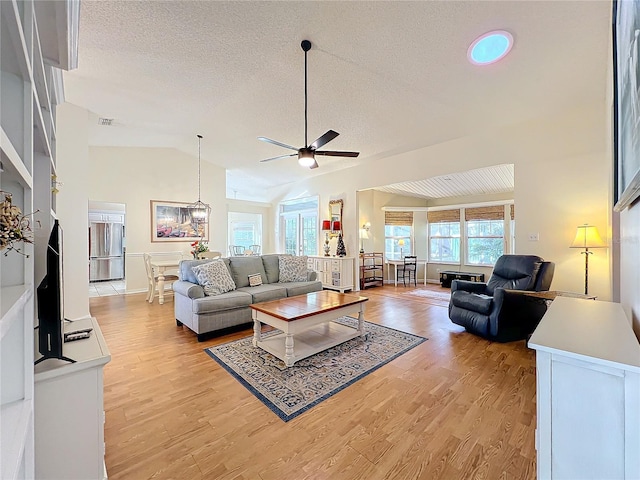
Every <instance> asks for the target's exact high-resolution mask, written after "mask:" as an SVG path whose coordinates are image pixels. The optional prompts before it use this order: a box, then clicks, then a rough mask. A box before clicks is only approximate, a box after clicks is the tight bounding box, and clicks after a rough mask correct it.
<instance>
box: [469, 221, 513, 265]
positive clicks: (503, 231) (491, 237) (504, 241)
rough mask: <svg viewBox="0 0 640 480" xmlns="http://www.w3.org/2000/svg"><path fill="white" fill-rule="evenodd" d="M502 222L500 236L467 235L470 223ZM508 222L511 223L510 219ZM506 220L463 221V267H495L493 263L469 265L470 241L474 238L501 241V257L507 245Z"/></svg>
mask: <svg viewBox="0 0 640 480" xmlns="http://www.w3.org/2000/svg"><path fill="white" fill-rule="evenodd" d="M500 221H501V222H502V235H483V236H470V235H469V224H470V223H472V222H500ZM509 221H511V219H509ZM506 226H507V225H506V219H504V218H503V219H502V220H468V221H467V220H465V221H464V238H465V249H464V257H465V258H464V262H465V263H464V264H465V265H469V266H472V267H493V266H494V265H495V263H471V260H469V253H470V252H469V247H470V245H471V242H470V239H475V238H482V239H496V238H499V239H500V240H501V243H502V255H504V254H505V253H506V252H507V248H506V247H507V245H506V236H505V234H504V233H505V231H506Z"/></svg>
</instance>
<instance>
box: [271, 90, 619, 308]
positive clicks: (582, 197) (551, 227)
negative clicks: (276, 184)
mask: <svg viewBox="0 0 640 480" xmlns="http://www.w3.org/2000/svg"><path fill="white" fill-rule="evenodd" d="M604 102H605V99H604V93H603V98H602V103H594V104H591V105H585V106H584V107H582V108H580V109H575V110H572V111H568V112H564V113H563V112H559V113H558V114H557V116H556V117H554V118H551V119H549V118H545V119H540V120H537V121H531V122H527V123H525V124H520V125H512V126H509V127H504V128H501V129H498V130H493V131H488V132H478V134H477V135H475V136H470V137H465V138H460V139H456V140H452V141H450V142H446V143H442V144H438V145H434V146H431V147H427V148H423V149H420V150H415V151H412V152H408V153H405V154H400V155H396V156H394V157H390V158H386V159H381V160H377V161H371V162H368V163H366V164H364V165H360V166H357V167H353V168H351V169H348V170H343V171H340V172H335V173H329V174H326V175H321V176H317V177H312V178H309V179H308V180H307V181H305V182H300V183H298V184H295V185H292V186H287V187H285V188H283V189H280V190H278V191H275V192H274V200H273V202H272V203H274V205H276V204H277V203H278V202H279V201H280V200H281V199H288V198H295V197H296V196H297V195H303V194H305V195H307V196H308V195H313V194H316V193H317V194H318V195H320V204H321V205H324V204H327V203H328V201H329V200H330V199H331V198H336V197H337V198H343V199H344V201H345V203H344V215H343V222H344V232H345V243H346V246H347V254H348V255H355V254H357V252H358V251H359V248H360V247H359V239H358V229H359V226H360V225H359V220H360V218H359V214H358V211H357V208H356V198H355V197H356V191H357V190H362V189H366V188H372V187H376V186H380V185H388V184H391V183H396V182H402V181H408V180H417V179H425V178H430V177H433V176H438V175H444V174H448V173H453V172H461V171H466V170H469V169H473V168H480V167H486V166H491V165H500V164H505V163H513V164H514V165H515V194H514V200H515V204H516V208H517V214H516V215H517V218H518V224H517V228H516V252H517V253H532V254H537V255H540V256H542V257H543V258H545V259H547V260H550V261H554V262H556V275H555V278H554V282H553V284H552V288H554V289H557V290H570V291H576V292H580V291H582V290H583V279H584V263H583V262H584V260H583V259H584V257H583V256H582V255H580V254H579V253H578V251H577V250H575V249H570V248H569V245H570V243H571V241H572V240H573V236H574V235H575V229H576V227H577V226H578V225H580V224H583V223H585V222H588V223H590V224H594V225H597V226H598V227H599V228H600V231H601V233H602V235H603V236H605V237H606V232H608V231H609V225H610V219H609V214H608V212H609V208H610V202H609V176H610V165H611V163H610V162H611V160H610V154H609V152H608V151H607V150H606V136H607V132H606V128H605V127H606V122H605V116H604V111H605V109H604ZM321 168H322V167H321ZM372 223H373V222H372ZM528 232H539V233H540V240H539V241H538V242H528V240H527V239H528V236H527V233H528ZM590 262H591V263H590V272H591V275H590V284H591V288H590V290H589V292H590V293H592V294H594V295H597V296H598V297H599V298H600V299H602V300H608V299H609V298H611V287H610V286H611V276H610V269H609V253H608V250H607V249H604V250H600V251H598V252H597V253H595V254H594V255H593V256H592V257H591V258H590Z"/></svg>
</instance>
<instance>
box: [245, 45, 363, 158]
mask: <svg viewBox="0 0 640 480" xmlns="http://www.w3.org/2000/svg"><path fill="white" fill-rule="evenodd" d="M300 46H301V47H302V50H304V145H305V146H304V147H302V148H296V147H292V146H291V145H287V144H286V143H282V142H277V141H275V140H271V139H270V138H267V137H258V140H261V141H263V142H267V143H272V144H273V145H278V146H280V147H284V148H288V149H289V150H295V152H296V153H291V154H289V155H279V156H277V157H273V158H265V159H264V160H260V161H261V162H270V161H272V160H280V159H281V158H288V157H294V156H296V155H297V156H298V163H299V164H300V165H302V166H303V167H309V168H318V162H316V158H315V156H316V155H326V156H330V157H354V158H355V157H357V156H358V155H360V152H337V151H333V150H318V148H320V147H322V146H323V145H326V144H327V143H329V142H330V141H331V140H333V139H334V138H336V137H337V136H338V135H340V134H339V133H338V132H335V131H333V130H329V131H328V132H327V133H325V134H324V135H322V136H321V137H319V138H318V139H316V140H315V141H314V142H311V144H309V143H308V141H307V52H308V51H309V50H311V42H310V41H309V40H303V41H302V43H301V44H300Z"/></svg>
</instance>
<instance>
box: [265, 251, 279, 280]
mask: <svg viewBox="0 0 640 480" xmlns="http://www.w3.org/2000/svg"><path fill="white" fill-rule="evenodd" d="M279 257H280V255H277V254H274V253H272V254H269V255H262V264H263V265H264V271H265V272H266V273H267V283H278V281H279V280H280V263H279ZM262 283H265V282H262Z"/></svg>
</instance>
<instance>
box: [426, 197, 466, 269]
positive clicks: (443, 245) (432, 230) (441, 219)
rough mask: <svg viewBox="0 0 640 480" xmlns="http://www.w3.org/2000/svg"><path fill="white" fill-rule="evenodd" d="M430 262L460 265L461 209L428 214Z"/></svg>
mask: <svg viewBox="0 0 640 480" xmlns="http://www.w3.org/2000/svg"><path fill="white" fill-rule="evenodd" d="M427 221H428V222H429V261H430V262H439V263H458V264H459V263H460V209H459V208H456V209H455V210H435V211H430V212H428V213H427Z"/></svg>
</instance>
